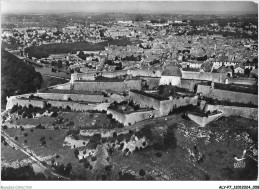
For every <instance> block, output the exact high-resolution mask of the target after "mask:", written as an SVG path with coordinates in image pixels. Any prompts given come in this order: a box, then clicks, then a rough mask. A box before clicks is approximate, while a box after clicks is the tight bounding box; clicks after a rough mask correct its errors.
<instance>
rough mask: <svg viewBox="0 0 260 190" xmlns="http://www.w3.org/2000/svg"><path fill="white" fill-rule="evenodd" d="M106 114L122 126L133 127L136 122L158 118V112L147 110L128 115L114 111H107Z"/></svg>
mask: <svg viewBox="0 0 260 190" xmlns="http://www.w3.org/2000/svg"><path fill="white" fill-rule="evenodd" d="M107 114H112V117H113V118H114V119H116V120H117V121H118V122H120V123H122V124H124V126H129V125H133V124H135V123H137V122H140V121H143V120H146V119H150V118H156V117H159V115H160V114H159V112H158V111H157V110H148V111H138V112H133V113H129V114H124V113H122V112H119V111H117V110H114V109H110V108H108V109H107Z"/></svg>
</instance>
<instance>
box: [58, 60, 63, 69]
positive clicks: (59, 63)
mask: <svg viewBox="0 0 260 190" xmlns="http://www.w3.org/2000/svg"><path fill="white" fill-rule="evenodd" d="M57 67H58V68H59V69H60V68H62V61H61V60H58V64H57Z"/></svg>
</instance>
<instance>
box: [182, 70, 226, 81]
mask: <svg viewBox="0 0 260 190" xmlns="http://www.w3.org/2000/svg"><path fill="white" fill-rule="evenodd" d="M182 78H183V79H192V80H204V81H212V82H215V83H224V82H225V80H226V78H227V76H226V74H224V73H208V72H191V71H182Z"/></svg>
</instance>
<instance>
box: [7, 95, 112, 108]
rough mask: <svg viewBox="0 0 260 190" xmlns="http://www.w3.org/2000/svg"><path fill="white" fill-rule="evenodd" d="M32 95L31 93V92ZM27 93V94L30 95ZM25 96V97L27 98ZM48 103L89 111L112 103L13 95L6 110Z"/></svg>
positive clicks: (40, 105) (42, 105)
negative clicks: (91, 102)
mask: <svg viewBox="0 0 260 190" xmlns="http://www.w3.org/2000/svg"><path fill="white" fill-rule="evenodd" d="M29 95H30V94H29ZM29 95H28V94H26V96H29ZM26 96H25V98H26ZM47 104H51V105H52V106H54V107H62V108H66V107H67V106H69V107H70V108H71V109H72V110H75V111H87V110H100V111H102V110H107V107H108V106H109V105H110V103H93V104H86V103H80V102H75V101H62V100H50V99H49V100H41V99H23V98H22V97H15V96H12V97H10V98H8V99H7V105H6V110H8V109H12V107H13V106H14V105H18V106H23V107H24V106H26V107H29V105H32V106H34V107H41V108H44V107H45V106H46V105H47Z"/></svg>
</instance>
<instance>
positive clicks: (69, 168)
mask: <svg viewBox="0 0 260 190" xmlns="http://www.w3.org/2000/svg"><path fill="white" fill-rule="evenodd" d="M71 170H72V164H71V163H70V162H69V163H68V164H67V166H66V168H65V174H66V175H69V174H70V172H71Z"/></svg>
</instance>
